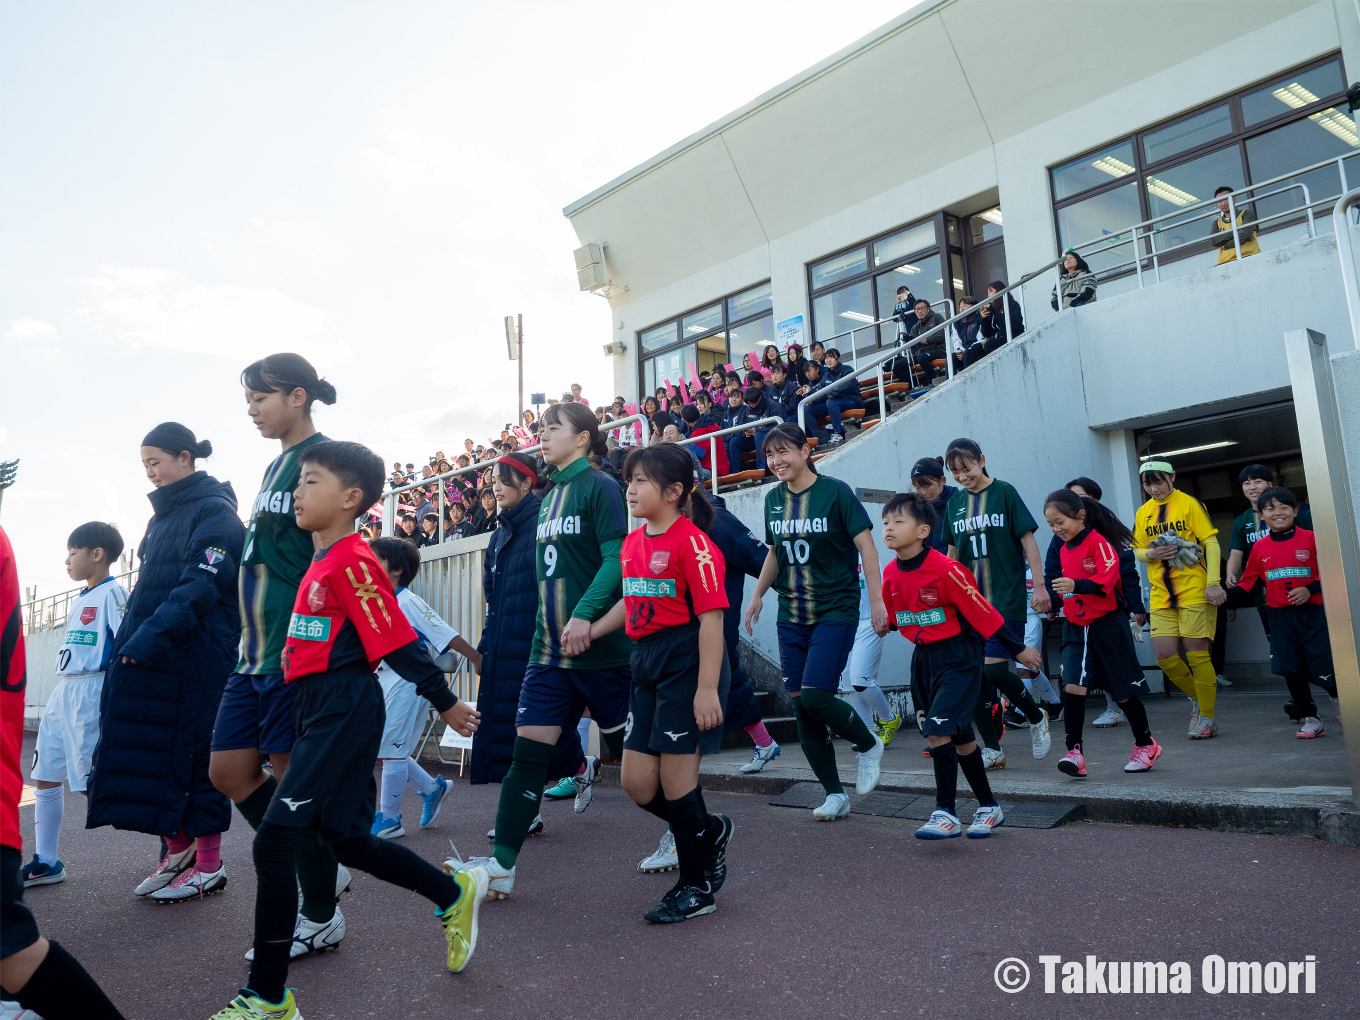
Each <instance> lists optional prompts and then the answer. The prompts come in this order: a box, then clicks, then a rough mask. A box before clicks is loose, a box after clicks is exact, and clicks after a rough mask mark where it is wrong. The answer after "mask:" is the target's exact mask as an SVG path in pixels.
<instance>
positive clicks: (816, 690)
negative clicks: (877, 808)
mask: <svg viewBox="0 0 1360 1020" xmlns="http://www.w3.org/2000/svg"><path fill="white" fill-rule="evenodd" d="M764 453H765V463H766V464H767V465H768V466H769V468H770V470H771V471H773V472H774V474H775V477H776V478H778V479H779V484H778V485H777V486H775V487H774V488H773V489H771V490H770V492H769V493H767V494H766V496H765V541H766V544H767V545H769V547H770V551H769V552H768V553H767V554H766V556H765V567H764V569H763V570H761V572H760V577H759V578H758V579H757V581H756V590H755V593H754V594H753V595H752V596H751V602H750V605H748V606H747V607H746V632H747V633H748V634H752V633H754V632H755V624H756V622H757V621H758V620H759V619H760V609H761V599H762V598H763V597H764V595H765V593H766V592H767V591H769V590H770V589H771V588H774V589H775V591H776V592H778V593H779V623H778V631H779V663H780V668H781V669H782V671H783V674H784V689H785V690H787V691H788V692H789V696H790V697H791V698H792V699H793V712H794V716H795V717H796V718H797V720H798V741H799V743H800V744H801V745H802V748H803V754H805V755H806V756H807V760H808V764H809V765H811V766H812V771H813V772H814V773H815V774H816V776H817V778H818V780H820V781H821V784H822V787H823V788H824V789H825V790H826V801H825V802H824V803H823V804H822V805H821V807H818V808H816V809H815V810H814V811H813V812H812V815H813V817H814V818H816V819H817V820H818V821H823V822H829V821H834V820H835V819H837V818H844V817H845V816H846V815H848V814H849V813H850V798H849V796H847V795H846V793H845V788H844V787H843V786H842V785H841V780H840V775H839V773H838V772H837V769H836V751H835V747H834V745H833V744H832V743H831V738H830V736H829V734H828V733H827V731H828V730H830V731H831V733H834V734H836V735H837V736H839V737H844V738H845V739H846V740H848V741H850V743H851V744H852V745H853V746H854V748H855V751H856V753H857V754H858V755H859V778H858V781H857V782H856V784H855V792H856V793H858V794H859V795H860V796H861V797H862V796H864V795H865V794H867V793H869V791H871V790H872V789H873V788H874V787H875V786H877V785H878V776H879V770H880V767H881V763H882V758H883V741H882V740H881V739H880V738H879V737H878V736H877V735H876V734H874V733H871V732H870V731H869V728H868V727H867V726H866V725H865V724H864V720H863V719H861V718H860V717H859V715H858V714H857V713H856V712H855V710H854V709H853V708H851V707H850V706H849V704H847V703H846V702H844V701H838V700H837V698H836V689H837V688H838V687H839V686H840V678H841V674H842V673H843V672H845V664H846V662H847V661H848V660H849V658H850V649H851V648H852V647H853V646H854V644H855V630H856V629H857V628H858V626H859V576H860V575H859V565H860V563H861V562H862V563H863V564H864V582H865V584H866V585H867V587H868V593H869V614H870V620H871V621H872V623H873V628H874V632H875V633H877V634H878V635H880V636H882V635H884V634H886V633H888V614H887V611H886V610H885V609H884V608H883V594H882V590H881V589H882V584H883V572H882V570H880V569H879V566H878V550H877V549H876V548H875V547H874V536H873V525H872V524H871V523H870V521H869V515H868V514H866V513H865V512H864V507H863V505H862V504H861V503H860V501H859V500H858V499H857V498H855V494H854V493H853V492H851V491H850V487H849V486H848V485H846V484H845V483H844V482H842V481H840V480H838V479H835V478H827V477H825V476H823V475H819V474H818V473H817V469H816V468H815V467H813V464H812V460H811V455H812V447H811V446H809V445H808V441H807V436H806V435H805V434H804V433H803V430H802V429H800V428H799V427H798V426H797V425H793V424H790V423H785V424H783V425H777V426H775V428H773V429H772V430H771V431H770V434H769V435H768V436H766V437H765V445H764Z"/></svg>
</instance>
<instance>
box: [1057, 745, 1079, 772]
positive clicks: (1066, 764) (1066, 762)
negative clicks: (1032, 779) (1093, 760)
mask: <svg viewBox="0 0 1360 1020" xmlns="http://www.w3.org/2000/svg"><path fill="white" fill-rule="evenodd" d="M1058 771H1059V772H1061V773H1062V774H1063V775H1065V776H1075V777H1076V778H1077V779H1085V778H1086V758H1085V756H1084V755H1083V754H1082V753H1081V745H1080V744H1078V745H1077V746H1076V747H1074V748H1072V750H1070V751H1068V752H1067V753H1066V754H1065V755H1063V756H1062V759H1061V760H1060V761H1059V762H1058Z"/></svg>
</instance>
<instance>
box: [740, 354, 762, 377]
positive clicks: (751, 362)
mask: <svg viewBox="0 0 1360 1020" xmlns="http://www.w3.org/2000/svg"><path fill="white" fill-rule="evenodd" d="M758 371H760V362H759V361H757V360H756V356H755V354H753V353H752V352H751V351H747V352H746V353H745V354H743V355H742V356H741V374H742V376H749V375H750V374H751V373H752V372H758Z"/></svg>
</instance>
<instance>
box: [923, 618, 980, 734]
mask: <svg viewBox="0 0 1360 1020" xmlns="http://www.w3.org/2000/svg"><path fill="white" fill-rule="evenodd" d="M982 651H983V649H982V643H981V642H980V641H979V640H978V635H977V634H976V633H972V634H956V635H955V636H954V637H951V638H945V639H944V640H943V641H936V642H934V643H933V644H928V645H917V646H916V649H915V651H913V652H912V655H911V700H912V704H913V705H915V706H916V722H917V725H918V726H920V727H921V732H922V733H923V734H924V735H926V736H931V737H953V738H954V743H956V744H967V743H970V742H971V741H972V740H973V739H975V738H974V734H973V708H974V707H975V706H976V705H977V702H978V695H979V693H980V692H981V690H982Z"/></svg>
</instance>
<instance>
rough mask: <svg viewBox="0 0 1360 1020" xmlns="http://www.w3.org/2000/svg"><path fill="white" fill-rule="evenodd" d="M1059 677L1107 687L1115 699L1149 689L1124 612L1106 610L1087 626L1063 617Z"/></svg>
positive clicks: (1101, 688) (1091, 685)
mask: <svg viewBox="0 0 1360 1020" xmlns="http://www.w3.org/2000/svg"><path fill="white" fill-rule="evenodd" d="M1062 680H1063V683H1064V684H1075V685H1076V686H1078V687H1085V688H1086V689H1087V690H1088V691H1089V690H1091V689H1092V688H1095V689H1098V690H1102V691H1108V692H1109V694H1110V697H1112V698H1114V700H1115V701H1127V700H1128V699H1129V698H1131V697H1133V696H1134V695H1142V694H1146V693H1147V692H1148V687H1147V680H1146V678H1145V677H1144V676H1143V667H1142V665H1141V664H1140V663H1139V662H1138V650H1137V649H1136V648H1135V647H1134V645H1133V631H1132V630H1131V629H1130V627H1129V620H1128V617H1127V616H1125V615H1124V614H1123V613H1117V612H1116V613H1106V614H1105V615H1104V616H1102V617H1100V618H1099V619H1097V620H1095V621H1093V622H1092V623H1091V624H1090V625H1088V626H1086V627H1079V626H1077V625H1076V624H1074V623H1070V622H1068V621H1066V620H1064V621H1063V645H1062Z"/></svg>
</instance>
